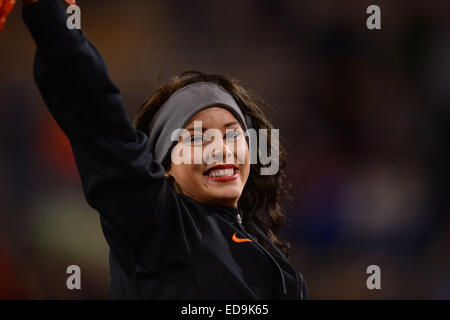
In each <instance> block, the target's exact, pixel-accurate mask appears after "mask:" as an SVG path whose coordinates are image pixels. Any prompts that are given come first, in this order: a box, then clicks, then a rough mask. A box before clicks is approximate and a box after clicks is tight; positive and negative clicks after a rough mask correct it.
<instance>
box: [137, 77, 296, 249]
mask: <svg viewBox="0 0 450 320" xmlns="http://www.w3.org/2000/svg"><path fill="white" fill-rule="evenodd" d="M196 82H213V83H216V84H218V85H220V86H222V87H223V88H225V89H226V90H227V91H228V92H229V93H230V94H231V95H232V96H233V97H234V99H235V100H236V102H237V104H238V105H239V107H240V108H241V109H242V111H243V112H244V113H245V114H247V115H248V116H250V118H251V120H252V125H253V128H254V129H255V130H256V131H257V132H258V129H267V130H268V132H270V130H271V129H272V128H273V127H272V124H271V123H270V122H269V120H268V119H267V117H266V116H265V114H264V112H263V109H262V108H267V107H268V106H267V105H266V104H265V103H264V102H263V101H262V100H261V99H260V98H259V97H258V96H257V95H256V94H254V93H253V92H250V91H249V90H246V89H244V87H243V86H242V85H241V84H239V83H238V81H237V80H235V79H233V78H231V77H229V76H224V75H213V74H205V73H201V72H197V71H187V72H183V73H181V74H180V75H178V76H176V77H174V78H172V79H171V80H170V81H169V82H168V83H166V84H164V85H160V87H159V88H158V89H157V90H156V91H155V92H154V93H153V94H152V95H151V96H150V97H149V98H147V99H146V101H145V102H144V104H143V105H142V106H141V108H140V109H139V111H138V112H137V114H136V117H135V119H134V122H133V124H134V126H135V127H136V128H137V129H138V130H141V131H143V132H144V133H146V134H147V135H148V134H149V126H150V123H151V121H152V119H153V117H154V116H155V114H156V112H157V111H158V110H159V108H160V107H161V106H162V105H163V104H164V103H165V102H166V101H167V99H169V97H170V96H171V95H172V94H173V93H174V92H176V91H177V90H179V89H180V88H182V87H185V86H187V85H189V84H192V83H196ZM267 143H268V145H267V150H269V151H268V152H270V150H271V135H270V134H268V135H267ZM278 152H279V170H278V172H277V173H276V174H275V175H264V176H263V175H260V169H261V168H262V167H264V165H262V164H261V163H259V162H258V163H257V164H251V166H252V167H251V170H250V175H249V177H248V180H247V183H246V185H245V187H244V190H243V192H242V195H241V197H240V198H239V201H238V206H239V208H240V209H241V210H242V212H243V213H244V215H243V222H242V223H243V224H244V226H245V225H247V224H248V223H250V222H252V223H254V224H256V225H257V226H258V227H259V228H260V229H261V230H262V231H264V232H265V233H266V234H267V236H268V237H269V238H270V239H271V240H272V242H273V243H274V244H275V245H276V246H277V247H278V248H279V249H280V250H281V251H282V252H283V253H284V255H285V256H286V257H288V255H289V250H290V245H289V243H287V242H286V241H283V240H282V239H280V237H279V234H280V232H281V228H282V227H283V225H284V223H285V215H284V213H283V209H282V207H281V205H280V202H281V201H282V200H284V201H287V200H290V196H289V191H288V189H289V187H290V183H289V182H288V180H287V179H286V176H285V173H284V169H285V166H286V156H285V151H284V149H283V147H282V145H281V143H279V150H278ZM170 161H171V160H170V151H169V152H168V156H167V157H166V158H165V159H164V161H163V163H162V164H163V166H164V167H165V168H166V169H169V168H170ZM282 198H283V199H282ZM253 235H254V236H255V237H256V238H257V239H258V241H259V242H260V243H261V244H262V245H264V246H265V247H266V248H267V249H268V250H270V251H273V250H272V248H270V246H269V245H267V244H266V242H265V241H263V239H260V236H259V235H258V234H257V233H254V234H253Z"/></svg>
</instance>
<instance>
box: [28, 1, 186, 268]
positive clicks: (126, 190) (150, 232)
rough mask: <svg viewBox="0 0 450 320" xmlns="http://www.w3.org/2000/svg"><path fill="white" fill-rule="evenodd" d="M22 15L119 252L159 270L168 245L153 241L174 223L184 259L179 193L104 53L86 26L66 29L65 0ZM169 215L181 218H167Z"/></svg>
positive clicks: (45, 93)
mask: <svg viewBox="0 0 450 320" xmlns="http://www.w3.org/2000/svg"><path fill="white" fill-rule="evenodd" d="M23 18H24V21H25V23H26V25H27V27H28V29H29V30H30V32H31V35H32V37H33V39H34V40H35V42H36V45H37V52H36V56H35V63H34V77H35V81H36V83H37V86H38V88H39V90H40V92H41V95H42V97H43V99H44V101H45V103H46V105H47V107H48V109H49V110H50V112H51V114H52V115H53V117H54V118H55V120H56V121H57V123H58V125H59V126H60V128H61V129H62V130H63V131H64V133H65V134H66V136H67V137H68V139H69V141H70V143H71V146H72V150H73V153H74V157H75V161H76V164H77V168H78V171H79V174H80V177H81V182H82V187H83V192H84V195H85V197H86V199H87V202H88V203H89V205H90V206H91V207H93V208H94V209H96V210H97V211H98V212H99V213H100V214H101V224H102V229H103V232H104V234H105V237H106V240H107V241H108V244H109V246H110V248H111V250H112V252H113V253H114V255H115V256H116V257H117V258H118V260H119V262H120V263H121V265H122V266H123V268H124V269H125V270H126V271H128V272H129V273H133V272H134V271H135V268H136V263H137V262H139V263H140V264H141V265H144V266H146V267H147V268H149V269H153V268H155V259H157V258H158V257H159V256H162V254H163V252H162V251H163V249H162V248H160V246H159V245H158V243H155V241H152V239H154V235H155V234H158V233H159V234H161V232H167V231H168V230H164V228H166V229H169V228H171V229H172V230H171V231H172V232H171V235H170V236H171V239H172V242H173V243H174V242H176V246H174V251H175V252H176V256H178V257H180V258H182V257H183V255H185V254H186V253H187V251H188V247H187V242H186V241H185V239H184V238H183V237H182V236H181V235H182V234H183V232H182V230H177V228H180V223H177V220H176V219H177V218H178V219H181V218H180V217H179V215H180V214H181V213H180V208H179V204H178V203H177V200H176V193H175V191H174V190H173V188H172V187H171V186H170V185H169V182H168V181H167V180H166V179H165V176H164V173H165V172H164V168H163V166H162V165H161V164H160V163H158V162H156V161H155V160H154V159H153V157H152V154H151V152H150V150H149V146H148V139H147V136H146V135H145V134H144V133H143V132H141V131H139V130H136V129H135V128H134V127H133V125H132V123H131V120H130V118H129V116H128V114H127V111H126V109H125V107H124V105H123V102H122V99H121V97H120V93H119V90H118V89H117V87H116V86H115V85H114V84H113V83H112V81H111V80H110V78H109V75H108V73H107V69H106V66H105V63H104V61H103V58H102V56H101V55H100V53H99V52H98V51H97V50H96V48H95V47H94V46H93V45H92V44H91V43H90V42H89V41H88V40H87V39H86V38H85V36H84V34H83V32H82V31H81V30H69V29H68V28H67V27H66V19H67V15H66V13H65V9H64V6H63V4H62V3H61V1H60V0H40V1H39V2H38V3H34V4H32V5H29V6H25V7H24V8H23ZM169 213H170V215H171V216H172V218H173V219H175V220H173V221H166V222H164V223H165V225H164V224H162V221H163V219H166V220H167V219H168V218H167V217H164V216H165V215H166V216H167V215H168V214H169ZM177 215H178V217H177ZM172 218H171V219H172ZM164 221H165V220H164ZM174 235H175V236H174ZM176 235H179V239H178V240H177V241H174V239H173V238H176ZM165 250H168V249H167V248H166V249H165Z"/></svg>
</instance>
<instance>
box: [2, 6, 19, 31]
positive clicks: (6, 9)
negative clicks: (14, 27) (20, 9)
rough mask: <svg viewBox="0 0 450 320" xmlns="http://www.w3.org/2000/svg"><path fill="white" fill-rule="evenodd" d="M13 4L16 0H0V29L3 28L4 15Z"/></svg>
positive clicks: (9, 10)
mask: <svg viewBox="0 0 450 320" xmlns="http://www.w3.org/2000/svg"><path fill="white" fill-rule="evenodd" d="M15 4H16V0H0V30H2V29H3V26H4V24H5V21H6V17H7V16H8V14H9V13H10V12H11V10H12V9H13V8H14V5H15Z"/></svg>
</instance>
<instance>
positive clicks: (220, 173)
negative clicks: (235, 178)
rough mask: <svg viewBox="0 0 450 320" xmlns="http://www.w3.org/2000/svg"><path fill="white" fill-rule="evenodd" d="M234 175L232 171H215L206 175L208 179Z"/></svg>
mask: <svg viewBox="0 0 450 320" xmlns="http://www.w3.org/2000/svg"><path fill="white" fill-rule="evenodd" d="M233 174H234V170H233V169H216V170H212V171H211V172H209V173H208V176H210V177H214V178H215V177H229V176H232V175H233Z"/></svg>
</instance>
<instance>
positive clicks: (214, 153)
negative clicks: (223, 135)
mask: <svg viewBox="0 0 450 320" xmlns="http://www.w3.org/2000/svg"><path fill="white" fill-rule="evenodd" d="M232 147H233V145H232V146H231V148H232ZM231 148H230V146H228V145H227V144H226V143H224V142H223V140H222V139H218V141H217V142H215V143H212V146H211V150H210V152H209V153H208V154H210V155H211V157H212V160H215V161H216V162H225V163H234V152H233V150H232V149H231ZM224 156H225V157H224Z"/></svg>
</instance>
